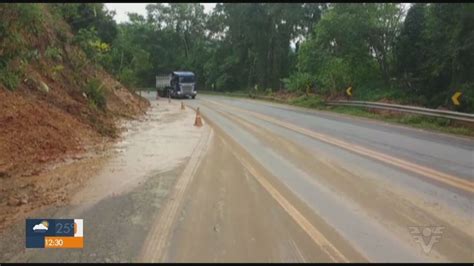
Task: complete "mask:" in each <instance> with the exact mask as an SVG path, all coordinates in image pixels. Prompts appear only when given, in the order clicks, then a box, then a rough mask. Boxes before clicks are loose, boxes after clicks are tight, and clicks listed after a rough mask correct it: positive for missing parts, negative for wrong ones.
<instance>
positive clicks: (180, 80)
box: [169, 71, 197, 99]
mask: <svg viewBox="0 0 474 266" xmlns="http://www.w3.org/2000/svg"><path fill="white" fill-rule="evenodd" d="M170 85H171V88H170V92H169V93H170V95H171V97H178V98H183V97H191V98H193V99H194V98H195V97H196V94H197V91H196V77H195V75H194V73H193V72H189V71H173V72H171V80H170Z"/></svg>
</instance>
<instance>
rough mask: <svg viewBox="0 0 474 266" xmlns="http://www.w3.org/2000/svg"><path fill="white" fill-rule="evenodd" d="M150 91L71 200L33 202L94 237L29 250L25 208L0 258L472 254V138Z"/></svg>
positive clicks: (428, 257)
mask: <svg viewBox="0 0 474 266" xmlns="http://www.w3.org/2000/svg"><path fill="white" fill-rule="evenodd" d="M146 96H147V98H148V99H149V100H150V101H151V103H152V107H151V108H150V111H149V112H148V113H147V115H146V116H145V118H144V119H142V120H140V121H132V122H129V124H128V125H127V128H128V129H129V130H128V131H127V132H126V133H125V134H124V135H123V136H122V139H121V141H120V142H118V143H116V144H115V145H113V146H112V147H110V148H109V149H108V151H107V152H106V155H105V156H102V157H100V158H97V159H96V160H92V161H93V162H91V163H90V166H91V169H93V171H87V169H88V166H87V163H84V162H82V163H81V164H79V163H78V164H77V167H80V169H84V173H89V174H88V176H89V177H88V178H87V179H84V180H85V181H84V185H83V186H81V188H80V189H78V190H77V191H75V192H74V194H73V195H71V196H70V200H69V203H68V204H65V205H64V206H60V207H54V208H42V209H39V210H37V211H36V212H34V213H31V214H28V217H31V218H39V217H41V218H77V219H80V218H82V219H84V238H85V247H84V249H78V250H75V249H70V250H66V249H37V250H34V249H28V250H27V249H25V248H24V247H25V246H24V245H25V244H24V241H25V239H24V237H25V232H24V230H25V229H24V220H18V223H17V224H15V225H12V226H11V227H9V228H7V229H6V230H3V231H2V232H1V233H0V248H1V250H2V251H3V253H1V254H0V261H6V262H366V261H370V262H472V261H473V260H474V224H473V221H474V219H473V218H474V217H473V216H474V198H473V195H474V194H473V193H474V176H473V173H474V163H473V162H474V157H473V156H474V154H473V150H474V141H473V140H472V139H470V138H459V137H453V136H448V135H443V134H435V133H430V132H426V131H423V130H417V129H410V128H406V127H402V126H393V125H388V124H384V123H381V122H374V121H370V120H366V119H358V118H352V117H348V116H342V115H337V114H331V113H326V112H318V111H311V110H307V109H302V108H295V107H289V106H285V105H280V104H273V103H267V102H261V101H255V100H246V99H236V98H227V97H218V96H206V95H198V97H197V98H196V100H183V102H184V103H185V105H186V108H185V110H181V108H180V103H181V100H174V99H173V100H171V103H169V102H168V100H167V99H160V100H156V99H155V94H154V93H150V94H146ZM197 107H199V108H200V113H201V115H202V118H203V123H204V126H202V127H194V126H193V124H194V120H195V111H194V110H195V108H197ZM98 162H100V164H98ZM92 166H94V167H92ZM69 167H74V165H73V166H69Z"/></svg>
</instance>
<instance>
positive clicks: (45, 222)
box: [41, 221, 49, 228]
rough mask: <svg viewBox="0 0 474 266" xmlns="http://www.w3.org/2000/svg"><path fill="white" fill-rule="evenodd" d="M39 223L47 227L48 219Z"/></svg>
mask: <svg viewBox="0 0 474 266" xmlns="http://www.w3.org/2000/svg"><path fill="white" fill-rule="evenodd" d="M41 224H42V225H44V226H46V228H48V227H49V223H48V221H42V222H41Z"/></svg>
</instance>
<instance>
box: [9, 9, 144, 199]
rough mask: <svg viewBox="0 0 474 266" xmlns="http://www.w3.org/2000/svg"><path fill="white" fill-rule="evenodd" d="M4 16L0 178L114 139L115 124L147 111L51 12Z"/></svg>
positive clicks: (30, 11)
mask: <svg viewBox="0 0 474 266" xmlns="http://www.w3.org/2000/svg"><path fill="white" fill-rule="evenodd" d="M0 16H1V17H2V19H1V21H0V178H3V179H10V178H14V177H15V176H20V175H22V176H25V175H32V174H36V173H38V171H40V169H42V168H43V166H44V165H45V164H46V163H47V162H52V161H56V160H58V159H63V158H65V157H66V156H68V155H72V154H75V153H77V152H80V151H83V150H84V149H86V148H87V147H88V146H90V145H93V144H95V143H98V142H100V141H103V140H104V138H105V139H110V138H114V137H116V136H117V133H118V132H117V118H120V117H124V118H133V117H135V116H137V115H139V114H142V113H144V112H145V110H146V109H147V107H148V106H149V103H148V101H147V100H145V99H143V98H141V97H139V96H138V95H136V94H134V93H133V92H131V91H130V90H128V89H127V88H125V87H124V86H122V85H121V84H120V83H119V82H118V81H116V80H115V79H114V78H113V77H111V76H110V75H109V74H108V73H106V72H105V71H104V70H103V69H101V68H100V67H98V66H97V65H96V64H94V63H92V62H91V61H90V60H89V59H88V58H87V57H86V55H85V53H84V52H83V51H82V50H81V49H80V48H79V47H77V46H76V45H74V36H73V34H72V33H71V30H70V27H69V25H68V24H67V23H65V22H64V21H63V20H62V19H61V17H60V16H58V15H57V14H55V13H54V12H53V11H52V9H51V7H50V6H49V5H47V4H0ZM0 194H3V193H0Z"/></svg>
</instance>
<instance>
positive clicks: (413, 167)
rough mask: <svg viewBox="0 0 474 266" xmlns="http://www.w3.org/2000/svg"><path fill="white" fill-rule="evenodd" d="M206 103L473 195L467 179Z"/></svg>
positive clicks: (290, 125) (472, 184)
mask: <svg viewBox="0 0 474 266" xmlns="http://www.w3.org/2000/svg"><path fill="white" fill-rule="evenodd" d="M204 101H207V102H210V103H212V104H215V105H218V106H221V107H223V108H230V109H234V110H236V111H239V112H243V113H247V114H249V115H252V116H254V117H257V118H260V119H262V120H264V121H268V122H270V123H273V124H276V125H279V126H282V127H284V128H287V129H290V130H292V131H295V132H298V133H301V134H303V135H306V136H309V137H311V138H314V139H317V140H320V141H323V142H326V143H329V144H332V145H335V146H338V147H340V148H343V149H346V150H349V151H352V152H355V153H358V154H361V155H364V156H367V157H370V158H372V159H375V160H378V161H382V162H384V163H387V164H390V165H394V166H397V167H399V168H402V169H405V170H408V171H411V172H414V173H417V174H420V175H422V176H425V177H428V178H431V179H434V180H436V181H438V182H442V183H444V184H447V185H450V186H452V187H456V188H458V189H461V190H464V191H467V192H471V193H473V192H474V182H471V181H468V180H465V179H462V178H459V177H455V176H452V175H449V174H446V173H442V172H439V171H436V170H433V169H430V168H427V167H424V166H421V165H417V164H414V163H411V162H408V161H405V160H402V159H398V158H395V157H393V156H390V155H386V154H383V153H380V152H376V151H373V150H370V149H367V148H364V147H362V146H359V145H356V144H352V143H348V142H345V141H342V140H338V139H336V138H333V137H329V136H327V135H324V134H321V133H316V132H314V131H311V130H309V129H306V128H302V127H299V126H296V125H294V124H290V123H288V122H283V121H281V120H277V119H275V118H273V117H270V116H267V115H263V114H260V113H256V112H253V111H248V110H245V109H242V108H239V107H235V106H229V105H223V104H221V103H218V102H215V101H212V100H204Z"/></svg>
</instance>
